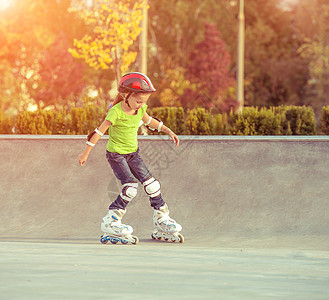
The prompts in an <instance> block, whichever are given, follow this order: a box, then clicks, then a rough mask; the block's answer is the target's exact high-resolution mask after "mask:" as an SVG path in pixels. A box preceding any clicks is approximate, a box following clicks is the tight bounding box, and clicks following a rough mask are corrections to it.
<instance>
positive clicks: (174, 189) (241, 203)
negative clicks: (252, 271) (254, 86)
mask: <svg viewBox="0 0 329 300" xmlns="http://www.w3.org/2000/svg"><path fill="white" fill-rule="evenodd" d="M106 143H107V140H106V138H105V137H104V138H102V139H101V141H100V142H99V144H97V146H96V147H95V148H94V149H93V151H92V153H91V155H90V157H89V159H88V161H87V163H86V164H85V166H84V167H80V166H79V165H78V160H77V156H78V154H79V153H80V152H81V151H82V150H83V148H84V145H85V137H82V136H14V135H8V136H1V137H0V151H1V156H0V161H1V163H0V168H1V174H2V175H1V181H0V220H1V221H0V238H2V239H13V240H16V239H20V238H29V239H68V240H72V239H98V238H99V236H100V234H101V232H100V222H101V219H102V217H103V216H104V215H105V214H106V212H107V209H108V205H109V204H110V203H111V202H112V201H114V200H115V198H116V196H117V194H118V193H119V192H120V190H121V187H120V184H119V182H118V181H117V180H116V178H115V177H114V175H113V173H112V170H111V168H110V166H109V165H108V163H107V161H106V157H105V146H106ZM139 145H140V150H141V156H142V157H143V159H144V161H145V163H146V165H147V166H148V167H149V169H150V171H151V172H152V174H153V176H154V177H156V178H158V179H159V181H160V182H161V185H162V194H163V196H164V199H165V201H166V202H167V203H168V205H169V208H170V215H171V216H172V217H173V218H175V219H176V220H177V221H178V222H179V223H181V224H182V225H183V231H182V233H183V234H184V236H185V239H186V242H190V243H198V241H199V242H200V243H211V242H213V243H215V242H218V243H221V245H224V246H225V243H227V245H228V246H239V245H241V244H242V243H244V244H248V243H250V246H256V247H264V246H270V247H272V246H284V247H289V246H290V245H291V243H292V241H294V240H295V241H297V240H298V242H297V244H298V245H297V247H308V248H314V249H322V250H328V249H329V241H328V240H329V184H328V182H329V181H328V179H329V139H328V138H326V137H312V138H307V137H299V138H285V137H262V138H253V137H241V138H240V137H181V144H180V146H179V147H178V148H176V147H175V146H174V144H173V143H172V142H171V141H170V140H169V139H167V137H162V136H160V137H140V139H139ZM123 221H124V222H125V223H127V224H130V225H132V226H133V227H134V233H135V234H136V235H138V236H139V237H140V239H141V240H143V239H144V241H147V240H148V239H149V238H150V233H151V231H152V230H153V226H152V209H151V207H150V205H149V201H148V198H147V197H146V195H145V194H144V192H143V189H142V188H141V187H139V193H138V196H137V197H136V198H135V199H134V200H133V202H132V203H131V204H129V206H128V212H127V214H126V216H125V217H124V219H123ZM232 241H234V242H232Z"/></svg>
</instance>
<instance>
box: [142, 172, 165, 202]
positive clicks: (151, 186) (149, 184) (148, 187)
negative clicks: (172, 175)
mask: <svg viewBox="0 0 329 300" xmlns="http://www.w3.org/2000/svg"><path fill="white" fill-rule="evenodd" d="M143 185H144V190H145V193H146V194H147V195H149V196H150V197H151V198H154V197H157V196H159V195H160V194H161V185H160V182H159V181H158V180H156V179H155V178H154V177H151V178H150V179H148V180H146V181H145V182H144V183H143Z"/></svg>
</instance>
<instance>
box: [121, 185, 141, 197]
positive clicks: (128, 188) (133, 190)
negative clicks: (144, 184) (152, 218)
mask: <svg viewBox="0 0 329 300" xmlns="http://www.w3.org/2000/svg"><path fill="white" fill-rule="evenodd" d="M137 187H138V183H136V182H129V183H125V184H124V185H123V189H122V191H121V194H120V196H121V198H122V199H123V200H125V201H129V202H130V201H131V200H132V199H134V198H135V197H136V195H137Z"/></svg>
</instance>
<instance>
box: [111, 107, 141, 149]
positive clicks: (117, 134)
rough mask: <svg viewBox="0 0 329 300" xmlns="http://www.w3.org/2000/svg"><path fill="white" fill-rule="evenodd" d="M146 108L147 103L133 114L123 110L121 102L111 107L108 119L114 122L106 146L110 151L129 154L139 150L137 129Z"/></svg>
mask: <svg viewBox="0 0 329 300" xmlns="http://www.w3.org/2000/svg"><path fill="white" fill-rule="evenodd" d="M146 109H147V105H146V104H145V105H143V107H142V108H140V109H139V110H138V112H137V114H136V115H132V116H131V115H128V114H126V113H125V112H124V111H123V110H122V107H121V102H119V103H118V104H116V105H114V106H113V107H112V108H110V110H109V112H108V114H107V116H106V120H108V121H110V122H111V123H112V125H111V126H110V128H109V141H108V143H107V146H106V149H107V150H108V151H109V152H113V153H114V152H116V153H119V154H128V153H133V152H136V151H137V149H138V145H137V131H138V127H139V124H140V121H141V120H142V118H143V116H144V113H145V112H146Z"/></svg>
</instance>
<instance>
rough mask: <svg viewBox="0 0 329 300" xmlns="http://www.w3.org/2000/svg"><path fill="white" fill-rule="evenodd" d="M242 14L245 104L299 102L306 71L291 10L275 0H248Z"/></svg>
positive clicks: (302, 94) (261, 104)
mask: <svg viewBox="0 0 329 300" xmlns="http://www.w3.org/2000/svg"><path fill="white" fill-rule="evenodd" d="M245 14H246V51H245V104H246V105H254V106H271V105H281V104H303V103H302V99H303V97H304V94H305V89H304V86H305V84H306V82H307V80H308V71H307V66H306V65H305V60H304V59H302V58H301V57H300V56H299V55H298V54H297V52H296V51H297V49H298V47H299V46H300V44H301V40H300V38H299V36H298V35H296V34H295V32H294V30H293V26H292V19H291V12H289V11H284V10H282V9H280V8H279V7H278V2H277V1H276V0H249V1H248V3H246V6H245Z"/></svg>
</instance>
